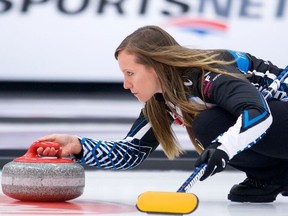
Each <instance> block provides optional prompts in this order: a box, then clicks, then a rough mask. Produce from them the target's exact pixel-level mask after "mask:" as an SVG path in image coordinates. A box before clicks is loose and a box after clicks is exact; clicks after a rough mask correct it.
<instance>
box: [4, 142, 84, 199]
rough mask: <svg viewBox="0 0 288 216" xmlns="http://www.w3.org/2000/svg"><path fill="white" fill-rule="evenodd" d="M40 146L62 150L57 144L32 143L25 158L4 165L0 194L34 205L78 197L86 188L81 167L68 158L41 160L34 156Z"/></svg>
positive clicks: (36, 155) (44, 158)
mask: <svg viewBox="0 0 288 216" xmlns="http://www.w3.org/2000/svg"><path fill="white" fill-rule="evenodd" d="M39 147H43V148H46V147H54V148H55V149H58V150H59V151H61V149H60V147H59V144H58V143H54V142H35V143H33V144H32V145H31V146H30V148H29V149H28V151H27V152H26V154H25V155H23V156H22V157H19V158H16V159H14V160H13V161H11V162H9V163H7V164H5V165H4V166H3V168H2V182H1V184H2V191H3V193H4V194H5V195H7V196H9V197H11V198H14V199H17V200H21V201H34V202H35V201H37V202H62V201H67V200H71V199H75V198H77V197H79V196H81V195H82V194H83V191H84V187H85V172H84V168H83V167H82V166H81V165H80V164H77V163H75V162H73V161H72V160H71V159H69V158H62V157H61V156H59V157H58V156H57V157H41V156H39V155H38V154H37V148H39ZM59 155H61V154H59Z"/></svg>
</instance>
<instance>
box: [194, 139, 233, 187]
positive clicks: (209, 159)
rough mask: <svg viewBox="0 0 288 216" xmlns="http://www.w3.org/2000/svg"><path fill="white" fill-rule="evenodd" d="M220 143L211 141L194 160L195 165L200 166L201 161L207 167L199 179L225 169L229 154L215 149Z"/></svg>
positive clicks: (201, 179)
mask: <svg viewBox="0 0 288 216" xmlns="http://www.w3.org/2000/svg"><path fill="white" fill-rule="evenodd" d="M220 145H221V144H220V143H217V142H216V143H213V144H211V145H210V146H209V147H208V148H207V149H205V150H204V151H203V152H202V154H201V155H200V156H199V158H198V159H197V160H196V162H195V167H198V166H200V165H201V164H202V163H206V164H207V167H206V169H205V172H204V174H203V176H202V177H201V178H200V181H203V180H205V179H206V178H207V177H209V176H211V175H214V174H215V173H218V172H221V171H223V170H224V169H225V167H226V165H227V162H228V160H229V156H228V155H227V153H226V152H225V151H223V150H221V149H217V147H218V146H220Z"/></svg>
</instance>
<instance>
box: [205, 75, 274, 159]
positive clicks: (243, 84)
mask: <svg viewBox="0 0 288 216" xmlns="http://www.w3.org/2000/svg"><path fill="white" fill-rule="evenodd" d="M203 88H204V89H203V91H204V95H205V98H206V101H207V102H208V103H212V104H215V105H217V106H220V107H222V108H223V109H225V110H227V111H228V112H230V113H231V114H233V115H234V116H235V117H237V121H236V122H235V124H234V125H233V126H231V127H230V128H229V129H228V130H227V131H226V132H224V133H223V134H220V135H219V136H218V137H217V138H216V139H215V140H214V142H219V143H221V144H222V145H221V146H220V147H219V148H220V149H222V150H224V151H225V152H227V154H228V155H229V158H230V159H231V158H233V157H234V156H235V155H236V154H238V153H239V152H241V151H243V150H245V149H247V148H250V147H251V146H252V145H254V144H255V143H257V142H258V140H260V139H261V137H263V135H264V134H265V133H266V131H267V129H268V128H269V127H270V125H271V123H272V115H271V113H270V109H269V107H268V104H267V102H266V100H265V99H264V98H263V96H262V95H261V93H260V92H258V91H257V89H255V87H254V86H253V85H251V84H250V83H249V81H248V80H245V79H239V78H235V77H232V76H228V75H224V74H222V75H219V74H215V73H206V75H205V77H204V83H203Z"/></svg>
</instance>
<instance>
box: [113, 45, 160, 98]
mask: <svg viewBox="0 0 288 216" xmlns="http://www.w3.org/2000/svg"><path fill="white" fill-rule="evenodd" d="M118 64H119V67H120V69H121V71H122V73H123V75H124V83H123V86H124V88H125V89H129V90H130V91H131V93H132V94H134V95H135V97H137V98H138V100H139V101H141V102H146V101H148V100H149V99H150V98H151V97H152V96H153V95H154V94H155V93H161V92H162V90H161V86H160V81H159V78H158V76H157V74H156V72H155V70H154V69H153V68H152V67H149V66H146V65H143V64H139V63H137V62H136V56H135V55H133V54H130V53H128V52H126V51H125V50H123V51H121V52H120V53H119V54H118Z"/></svg>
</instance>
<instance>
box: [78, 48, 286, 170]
mask: <svg viewBox="0 0 288 216" xmlns="http://www.w3.org/2000/svg"><path fill="white" fill-rule="evenodd" d="M217 52H219V54H220V55H219V58H220V59H221V60H225V61H232V60H235V62H234V63H233V64H231V65H228V66H224V67H225V69H226V70H227V71H229V72H231V73H241V74H245V76H247V79H239V78H235V77H233V76H228V75H225V74H216V73H212V72H209V71H206V72H205V73H204V75H203V74H202V72H199V70H198V72H197V70H194V71H193V69H191V74H190V75H189V76H188V77H187V78H185V79H187V80H186V81H184V83H183V85H185V86H186V87H187V88H189V100H191V101H193V102H196V103H202V104H203V103H205V104H206V105H207V106H208V107H209V106H211V107H212V106H219V107H222V108H223V109H225V110H226V111H227V112H229V113H231V114H233V115H234V116H236V117H237V121H236V123H235V124H234V125H233V126H232V127H230V128H229V129H228V130H227V131H226V132H225V133H223V134H219V136H218V137H217V139H215V140H214V142H219V143H221V146H219V147H218V148H220V149H222V150H224V151H225V152H226V153H227V154H228V156H229V158H230V159H231V158H233V157H234V156H235V155H236V154H238V153H240V152H241V151H243V150H245V149H247V148H249V147H251V146H252V145H254V144H255V143H257V141H259V140H260V139H261V137H262V136H263V135H264V134H265V133H266V131H267V130H268V128H269V127H270V125H271V124H272V118H273V116H272V115H271V113H270V110H269V106H268V104H267V101H266V100H265V98H264V97H263V95H262V94H261V92H262V91H263V89H264V90H265V89H268V87H269V85H270V84H271V83H272V82H273V80H275V79H276V78H281V76H282V75H283V74H282V72H283V71H284V72H285V70H283V69H281V68H278V67H277V66H275V65H273V64H272V63H271V62H269V61H264V60H262V59H258V58H256V57H254V56H252V55H250V54H248V53H243V52H236V51H231V50H217ZM201 89H202V90H203V95H202V93H201ZM287 93H288V79H284V80H283V82H282V83H281V86H280V88H279V90H278V91H277V92H276V93H275V94H274V99H276V100H282V101H287V98H288V97H287ZM158 96H159V95H158ZM167 103H169V102H167ZM176 108H177V107H176ZM176 110H177V109H176ZM167 111H168V112H169V110H167ZM175 121H178V122H179V119H175ZM180 122H181V119H180ZM79 139H80V141H81V144H82V147H83V150H82V152H81V153H80V154H79V155H77V156H75V158H76V161H78V162H81V163H82V164H85V165H89V166H97V167H98V168H103V169H119V170H126V169H131V168H134V167H136V166H137V165H139V164H140V163H141V162H143V161H144V160H145V159H146V158H147V157H148V156H149V155H150V154H151V153H152V152H153V151H154V150H155V149H156V148H157V146H158V145H159V143H158V141H157V139H156V138H155V135H154V133H153V131H152V128H151V125H150V123H149V122H148V121H147V119H146V118H145V117H144V115H143V113H142V111H141V113H140V115H139V117H138V119H136V121H135V122H134V124H133V125H132V127H131V129H130V131H129V132H128V134H127V135H126V137H124V138H123V139H121V140H113V141H106V140H97V139H91V138H86V137H79Z"/></svg>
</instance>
